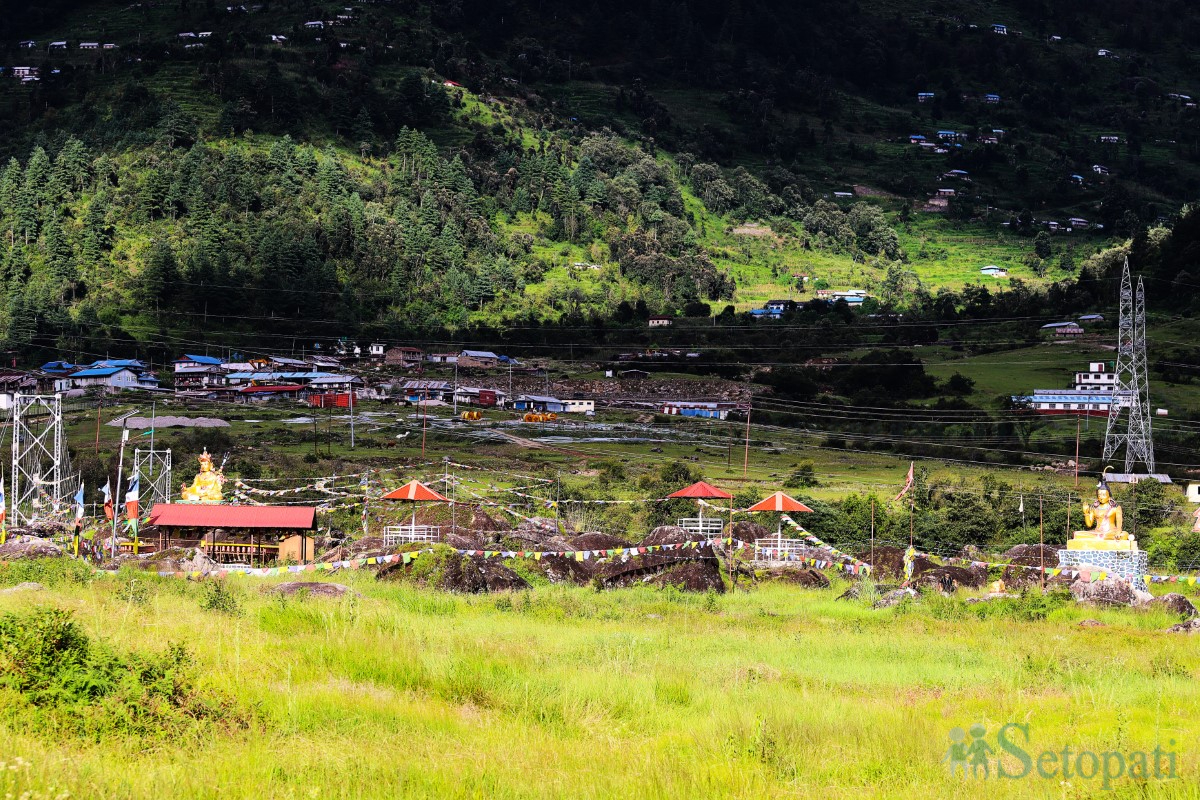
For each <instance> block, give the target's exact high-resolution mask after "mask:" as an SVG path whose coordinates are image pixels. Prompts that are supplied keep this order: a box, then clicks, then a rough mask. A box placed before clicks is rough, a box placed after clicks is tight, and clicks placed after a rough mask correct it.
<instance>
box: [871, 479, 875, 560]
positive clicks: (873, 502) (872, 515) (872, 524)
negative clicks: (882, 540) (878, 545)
mask: <svg viewBox="0 0 1200 800" xmlns="http://www.w3.org/2000/svg"><path fill="white" fill-rule="evenodd" d="M871 569H875V497H874V496H872V497H871Z"/></svg>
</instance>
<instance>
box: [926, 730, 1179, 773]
mask: <svg viewBox="0 0 1200 800" xmlns="http://www.w3.org/2000/svg"><path fill="white" fill-rule="evenodd" d="M1174 746H1175V740H1174V739H1170V740H1169V741H1168V742H1167V747H1168V748H1174ZM1175 756H1176V753H1175V751H1174V750H1173V749H1165V748H1163V746H1162V745H1155V746H1154V749H1153V750H1149V751H1145V750H1130V751H1127V752H1120V751H1115V750H1112V751H1109V750H1106V751H1104V752H1096V751H1094V750H1084V749H1080V750H1077V749H1074V748H1072V747H1071V746H1070V745H1067V746H1066V747H1063V748H1061V749H1059V750H1051V749H1043V748H1040V747H1037V746H1035V745H1034V744H1033V742H1032V740H1031V739H1030V735H1029V724H1028V723H1016V722H1010V723H1008V724H1007V725H1003V726H1001V728H1000V729H999V730H998V731H997V732H996V738H995V740H994V741H988V735H987V727H986V726H985V725H981V724H978V723H977V724H975V725H972V726H971V727H970V728H968V729H967V730H965V731H964V730H963V729H962V728H953V729H951V731H950V746H949V748H948V749H947V750H946V754H945V755H944V756H942V763H943V764H944V765H945V766H946V769H947V770H948V771H949V773H950V775H951V776H958V777H962V778H974V779H978V780H1025V779H1038V778H1041V779H1045V780H1058V781H1070V780H1084V781H1093V780H1095V781H1100V783H1101V788H1103V789H1110V788H1112V783H1113V781H1115V780H1117V779H1118V778H1131V779H1133V780H1138V781H1146V780H1160V781H1169V780H1174V779H1175V778H1177V777H1178V775H1177V774H1176V772H1175Z"/></svg>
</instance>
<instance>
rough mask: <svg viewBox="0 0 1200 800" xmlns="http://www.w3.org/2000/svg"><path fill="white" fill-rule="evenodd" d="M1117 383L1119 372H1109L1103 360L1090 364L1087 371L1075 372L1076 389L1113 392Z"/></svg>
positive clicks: (1080, 390) (1079, 390)
mask: <svg viewBox="0 0 1200 800" xmlns="http://www.w3.org/2000/svg"><path fill="white" fill-rule="evenodd" d="M1116 385H1117V373H1115V372H1109V371H1108V365H1107V364H1105V363H1104V362H1103V361H1093V362H1091V363H1089V364H1088V371H1087V372H1076V373H1075V391H1077V392H1089V391H1091V392H1112V391H1113V389H1114V388H1116Z"/></svg>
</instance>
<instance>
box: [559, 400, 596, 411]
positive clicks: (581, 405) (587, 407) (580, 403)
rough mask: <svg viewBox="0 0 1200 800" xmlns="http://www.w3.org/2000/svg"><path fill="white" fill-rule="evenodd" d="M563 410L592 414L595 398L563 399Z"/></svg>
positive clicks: (594, 409) (594, 407) (594, 408)
mask: <svg viewBox="0 0 1200 800" xmlns="http://www.w3.org/2000/svg"><path fill="white" fill-rule="evenodd" d="M563 411H565V412H566V413H568V414H594V413H596V401H595V400H564V401H563Z"/></svg>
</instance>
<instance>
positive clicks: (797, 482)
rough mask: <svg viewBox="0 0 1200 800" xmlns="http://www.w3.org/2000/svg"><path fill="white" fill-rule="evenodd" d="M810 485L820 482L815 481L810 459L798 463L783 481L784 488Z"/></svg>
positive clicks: (805, 487) (806, 487) (803, 487)
mask: <svg viewBox="0 0 1200 800" xmlns="http://www.w3.org/2000/svg"><path fill="white" fill-rule="evenodd" d="M812 486H820V483H819V482H818V481H817V476H816V472H815V471H814V469H813V465H812V462H811V461H806V462H804V463H803V464H800V465H798V466H797V467H796V469H795V470H793V471H792V474H791V475H789V476H788V477H787V480H785V481H784V482H783V488H785V489H808V488H810V487H812Z"/></svg>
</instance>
